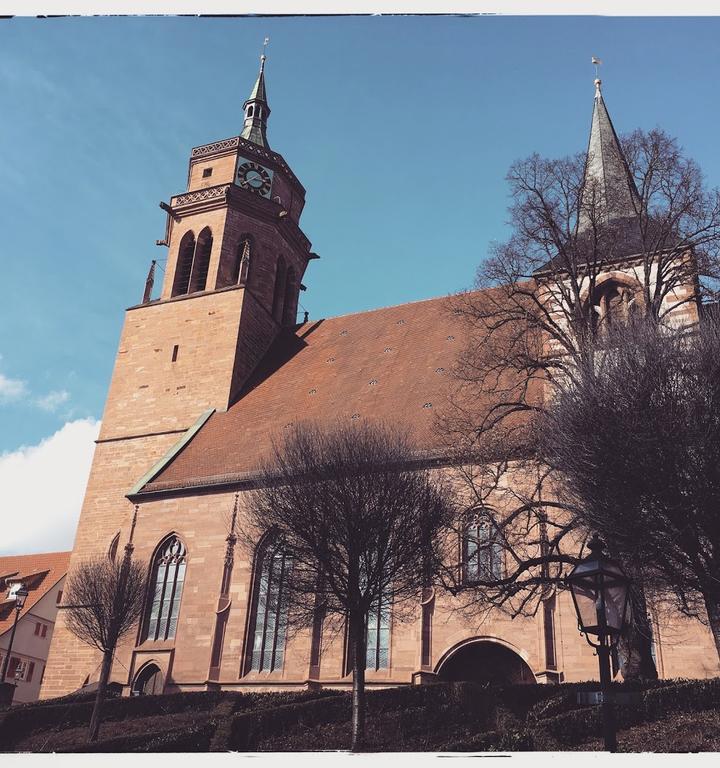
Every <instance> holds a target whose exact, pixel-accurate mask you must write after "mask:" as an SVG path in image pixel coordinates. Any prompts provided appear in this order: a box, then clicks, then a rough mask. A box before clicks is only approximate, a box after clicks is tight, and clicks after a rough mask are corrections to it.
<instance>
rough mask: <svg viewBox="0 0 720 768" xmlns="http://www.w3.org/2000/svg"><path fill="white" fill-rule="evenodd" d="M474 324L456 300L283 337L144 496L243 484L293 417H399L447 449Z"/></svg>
mask: <svg viewBox="0 0 720 768" xmlns="http://www.w3.org/2000/svg"><path fill="white" fill-rule="evenodd" d="M467 333H468V330H467V324H466V322H465V320H464V318H463V317H462V316H460V315H458V313H456V312H454V311H453V308H452V302H451V300H450V298H449V297H443V298H437V299H430V300H427V301H418V302H413V303H410V304H402V305H399V306H395V307H386V308H383V309H377V310H372V311H369V312H361V313H358V314H354V315H345V316H342V317H335V318H331V319H327V320H318V321H314V322H308V323H305V324H302V325H300V326H299V327H297V328H295V329H294V330H293V331H287V332H285V333H283V334H282V335H281V336H280V337H279V338H278V340H277V341H276V342H275V344H274V345H273V347H272V348H271V350H270V351H269V353H268V355H267V356H266V358H265V360H264V361H263V364H262V365H261V367H260V369H259V370H258V371H257V372H256V374H255V376H254V377H253V378H252V379H251V381H250V382H249V383H248V385H247V386H246V388H245V391H244V393H243V394H242V395H241V397H240V398H239V400H238V401H237V402H236V403H235V404H234V405H232V406H231V407H230V408H229V409H228V411H227V412H222V413H214V414H213V415H212V416H211V417H210V419H209V420H208V421H207V422H206V423H205V425H204V426H203V427H202V428H201V429H200V431H199V432H198V433H197V434H196V435H195V437H194V438H193V439H192V440H191V441H190V443H189V444H188V445H187V446H186V447H185V448H184V449H183V450H182V452H180V453H179V454H178V455H177V456H176V457H175V458H174V460H173V461H172V462H171V463H170V464H169V465H168V466H166V467H165V468H164V470H163V471H161V472H160V474H159V475H157V476H156V477H155V478H154V479H153V481H152V482H150V483H148V484H147V485H146V486H145V487H144V488H143V492H150V491H161V490H167V489H171V488H183V487H192V486H199V485H212V484H218V483H223V482H233V480H236V481H237V480H239V479H242V476H243V475H247V474H248V473H252V472H253V471H256V470H257V469H258V468H259V464H260V462H261V461H262V459H263V457H264V456H265V455H267V453H268V451H269V448H270V440H271V437H272V436H273V435H274V434H279V433H281V432H282V430H283V428H286V427H287V426H288V425H290V424H292V423H297V422H299V421H304V420H314V421H318V422H320V423H323V422H325V423H331V422H333V421H336V420H344V419H373V420H383V421H385V422H388V423H393V422H394V423H397V424H399V425H401V426H402V427H404V428H406V429H408V430H409V431H410V436H411V437H412V438H413V439H414V440H415V442H416V444H417V445H418V446H419V447H420V448H421V449H423V450H433V449H440V448H441V443H440V440H439V438H438V435H437V433H436V431H435V429H434V423H435V415H436V413H438V411H439V410H441V409H442V407H443V406H444V405H445V404H446V403H447V400H448V395H449V393H450V391H451V387H452V386H453V382H452V376H451V372H452V369H453V367H454V365H455V363H456V359H457V356H458V353H459V352H460V351H461V350H462V349H463V347H464V345H465V343H466V341H467Z"/></svg>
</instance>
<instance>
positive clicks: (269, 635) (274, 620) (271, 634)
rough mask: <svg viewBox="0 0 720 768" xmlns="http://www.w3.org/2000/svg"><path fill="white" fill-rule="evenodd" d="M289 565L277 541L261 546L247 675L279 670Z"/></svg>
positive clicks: (282, 646)
mask: <svg viewBox="0 0 720 768" xmlns="http://www.w3.org/2000/svg"><path fill="white" fill-rule="evenodd" d="M291 567H292V561H291V558H290V556H289V553H288V552H287V549H286V548H285V547H284V546H283V544H282V542H281V541H279V540H278V539H276V538H274V537H271V538H270V539H269V540H268V541H267V542H266V543H265V544H263V545H262V546H261V549H260V550H259V552H258V559H257V563H256V566H255V589H254V596H253V606H252V614H251V616H252V620H251V624H250V632H249V640H250V643H249V644H250V647H249V649H248V650H249V653H248V654H247V656H248V663H247V665H246V666H247V671H255V672H273V671H274V670H279V669H282V666H283V662H284V660H285V641H286V636H287V621H288V592H287V578H288V575H289V573H290V568H291Z"/></svg>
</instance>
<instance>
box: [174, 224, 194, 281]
mask: <svg viewBox="0 0 720 768" xmlns="http://www.w3.org/2000/svg"><path fill="white" fill-rule="evenodd" d="M194 254H195V235H194V234H193V232H192V231H190V232H186V233H185V234H184V235H183V236H182V240H181V241H180V247H179V248H178V256H177V263H176V265H175V279H174V280H173V287H172V295H173V296H182V295H184V294H186V293H187V292H188V286H189V285H190V272H191V271H192V264H193V256H194Z"/></svg>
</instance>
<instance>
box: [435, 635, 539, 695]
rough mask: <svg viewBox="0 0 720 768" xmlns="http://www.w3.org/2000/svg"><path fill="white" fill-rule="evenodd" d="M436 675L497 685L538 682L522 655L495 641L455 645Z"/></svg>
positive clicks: (443, 678) (442, 678)
mask: <svg viewBox="0 0 720 768" xmlns="http://www.w3.org/2000/svg"><path fill="white" fill-rule="evenodd" d="M437 676H438V679H440V680H444V681H458V680H467V681H472V682H477V683H492V684H494V685H518V684H523V683H535V682H537V681H536V679H535V675H534V674H533V671H532V669H530V667H529V666H528V664H527V663H526V662H525V661H524V659H523V658H522V656H520V654H518V653H516V652H515V651H513V650H512V649H511V648H508V647H507V646H506V645H503V644H502V643H498V642H495V641H493V640H468V641H465V642H463V643H461V644H460V645H458V646H456V647H455V648H453V649H452V650H451V651H450V652H449V653H447V654H446V655H445V657H444V658H443V659H441V661H440V663H439V665H438V668H437Z"/></svg>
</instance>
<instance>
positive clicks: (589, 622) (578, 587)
mask: <svg viewBox="0 0 720 768" xmlns="http://www.w3.org/2000/svg"><path fill="white" fill-rule="evenodd" d="M603 546H604V545H603V543H602V541H600V539H599V538H598V536H597V534H595V535H594V536H593V537H592V539H591V540H590V541H589V542H588V549H589V550H590V554H589V555H588V556H587V557H586V558H584V559H583V560H581V561H580V562H579V563H578V564H577V565H576V566H575V567H574V568H573V570H572V571H571V572H570V574H569V575H568V577H567V579H566V581H567V584H568V586H569V587H570V591H571V593H572V598H573V603H575V611H576V612H577V616H578V626H579V629H580V632H582V633H583V634H584V635H585V639H586V640H587V641H588V643H589V644H590V645H591V646H592V647H593V648H595V649H596V650H597V656H598V662H599V665H600V688H601V689H602V694H603V704H602V707H603V725H604V731H605V733H604V736H605V749H607V750H608V752H615V751H617V736H616V733H615V711H614V707H613V701H612V690H611V688H610V650H611V648H612V647H613V646H615V645H617V642H618V640H619V639H620V633H621V632H622V630H623V628H624V627H625V623H626V620H627V613H628V603H629V595H630V591H629V586H630V579H629V578H628V577H627V576H626V575H625V574H624V573H623V570H622V568H621V567H620V565H619V564H618V563H617V562H615V561H614V560H612V559H610V558H609V557H608V556H607V555H606V554H605V553H604V552H603ZM593 637H594V638H596V641H594V640H593V639H592V638H593Z"/></svg>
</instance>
